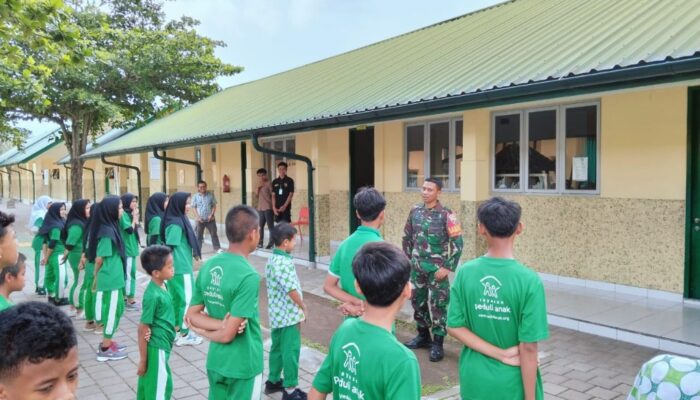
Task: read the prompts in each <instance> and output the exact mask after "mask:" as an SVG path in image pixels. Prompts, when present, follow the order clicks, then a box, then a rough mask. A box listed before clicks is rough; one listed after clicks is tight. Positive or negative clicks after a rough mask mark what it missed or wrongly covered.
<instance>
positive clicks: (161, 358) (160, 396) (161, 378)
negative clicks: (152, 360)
mask: <svg viewBox="0 0 700 400" xmlns="http://www.w3.org/2000/svg"><path fill="white" fill-rule="evenodd" d="M167 385H168V369H167V366H166V365H165V350H163V349H158V383H157V385H156V400H165V389H166V387H167Z"/></svg>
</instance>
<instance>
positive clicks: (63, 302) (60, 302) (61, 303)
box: [56, 297, 69, 307]
mask: <svg viewBox="0 0 700 400" xmlns="http://www.w3.org/2000/svg"><path fill="white" fill-rule="evenodd" d="M68 304H69V303H68V299H67V298H65V297H64V298H62V299H60V300H58V299H56V305H57V306H59V307H60V306H67V305H68Z"/></svg>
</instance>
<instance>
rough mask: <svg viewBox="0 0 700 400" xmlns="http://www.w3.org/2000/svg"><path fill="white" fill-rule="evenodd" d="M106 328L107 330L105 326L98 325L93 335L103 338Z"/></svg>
mask: <svg viewBox="0 0 700 400" xmlns="http://www.w3.org/2000/svg"><path fill="white" fill-rule="evenodd" d="M104 328H105V327H104V325H102V324H97V325H96V326H95V330H94V331H93V333H94V334H95V335H97V336H102V332H103V331H104Z"/></svg>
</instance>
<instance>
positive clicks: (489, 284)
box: [480, 275, 501, 299]
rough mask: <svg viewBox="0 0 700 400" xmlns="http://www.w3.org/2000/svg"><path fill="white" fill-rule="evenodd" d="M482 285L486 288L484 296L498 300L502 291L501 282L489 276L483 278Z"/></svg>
mask: <svg viewBox="0 0 700 400" xmlns="http://www.w3.org/2000/svg"><path fill="white" fill-rule="evenodd" d="M480 282H481V284H482V285H483V286H484V296H488V297H493V298H494V299H497V298H498V291H499V290H500V289H501V281H499V280H498V279H496V277H495V276H492V275H489V276H485V277H483V278H481V280H480Z"/></svg>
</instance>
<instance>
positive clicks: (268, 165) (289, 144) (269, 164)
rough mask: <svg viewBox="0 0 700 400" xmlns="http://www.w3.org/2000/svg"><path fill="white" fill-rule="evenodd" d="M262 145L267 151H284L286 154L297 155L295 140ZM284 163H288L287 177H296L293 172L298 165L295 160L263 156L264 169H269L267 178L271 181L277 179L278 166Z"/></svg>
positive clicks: (269, 142)
mask: <svg viewBox="0 0 700 400" xmlns="http://www.w3.org/2000/svg"><path fill="white" fill-rule="evenodd" d="M262 145H263V147H264V148H266V149H272V150H276V151H282V152H285V153H296V140H295V139H294V138H287V139H278V140H273V141H268V142H263V144H262ZM282 161H284V162H286V163H287V175H291V176H294V173H293V172H294V166H295V164H296V162H295V160H292V159H288V158H286V157H280V156H278V155H271V154H263V164H264V168H265V169H267V176H268V177H270V179H275V178H276V177H277V164H279V163H280V162H282Z"/></svg>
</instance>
